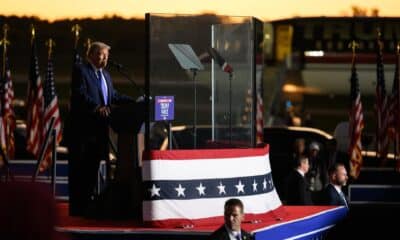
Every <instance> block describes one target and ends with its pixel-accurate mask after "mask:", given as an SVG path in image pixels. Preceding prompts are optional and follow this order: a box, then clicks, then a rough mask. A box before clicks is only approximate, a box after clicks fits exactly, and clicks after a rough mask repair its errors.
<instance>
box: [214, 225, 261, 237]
mask: <svg viewBox="0 0 400 240" xmlns="http://www.w3.org/2000/svg"><path fill="white" fill-rule="evenodd" d="M241 231H242V240H252V239H254V238H253V236H252V235H251V234H250V233H248V232H246V231H244V230H243V229H241ZM208 239H209V240H230V238H229V233H228V231H227V230H226V228H225V225H222V226H221V227H220V228H218V229H217V230H216V231H215V232H213V233H212V234H211V235H210V236H209V237H208Z"/></svg>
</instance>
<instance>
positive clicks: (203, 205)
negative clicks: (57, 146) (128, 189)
mask: <svg viewBox="0 0 400 240" xmlns="http://www.w3.org/2000/svg"><path fill="white" fill-rule="evenodd" d="M222 169H223V170H222ZM142 173H143V174H142V176H143V190H144V201H143V202H142V204H143V220H144V221H145V222H146V223H148V224H149V225H152V226H157V227H184V226H191V225H196V226H200V225H210V224H211V225H212V224H214V225H215V224H218V223H223V206H224V202H225V201H226V200H227V199H229V198H233V197H235V198H240V199H241V200H242V201H243V203H244V205H245V206H246V207H245V209H246V220H248V221H252V220H261V219H262V220H265V221H268V219H269V218H274V217H275V219H276V218H279V215H281V214H282V211H281V210H282V208H281V206H282V203H281V200H280V199H279V196H278V194H277V192H276V190H275V186H274V183H273V180H272V173H271V166H270V162H269V147H268V146H265V147H264V148H250V149H207V150H171V151H150V152H146V153H145V155H144V161H143V167H142ZM270 220H271V219H270Z"/></svg>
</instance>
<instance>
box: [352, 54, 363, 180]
mask: <svg viewBox="0 0 400 240" xmlns="http://www.w3.org/2000/svg"><path fill="white" fill-rule="evenodd" d="M350 85H351V87H350V98H351V109H350V114H349V136H350V145H349V155H350V175H351V176H352V177H353V178H358V175H359V174H360V169H361V166H362V160H363V159H362V155H361V150H362V145H361V135H362V130H363V128H364V116H363V109H362V104H361V94H360V88H359V83H358V77H357V69H356V63H355V59H354V60H353V63H352V66H351V78H350Z"/></svg>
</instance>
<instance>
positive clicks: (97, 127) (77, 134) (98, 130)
mask: <svg viewBox="0 0 400 240" xmlns="http://www.w3.org/2000/svg"><path fill="white" fill-rule="evenodd" d="M102 72H103V76H104V78H105V81H106V83H107V88H108V99H107V102H104V99H103V95H102V92H101V85H100V84H99V83H98V79H97V76H96V73H95V70H94V69H93V67H92V65H91V64H89V63H82V64H78V65H75V66H74V70H73V74H72V83H71V102H70V120H71V121H70V127H71V129H70V131H71V132H72V138H71V139H72V141H75V140H76V139H77V138H80V139H81V138H84V139H85V138H97V140H99V141H108V139H107V138H108V119H104V118H101V117H99V116H98V115H96V114H95V109H96V108H97V107H100V106H104V105H111V104H123V103H129V102H134V100H133V99H132V98H130V97H128V96H124V95H120V94H119V93H118V92H117V91H115V90H114V88H113V84H112V82H111V77H110V74H109V73H108V72H107V71H106V70H105V69H103V70H102Z"/></svg>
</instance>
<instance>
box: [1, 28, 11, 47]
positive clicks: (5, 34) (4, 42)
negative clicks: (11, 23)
mask: <svg viewBox="0 0 400 240" xmlns="http://www.w3.org/2000/svg"><path fill="white" fill-rule="evenodd" d="M8 30H10V28H9V27H8V24H7V23H5V24H4V25H3V38H2V39H1V40H0V45H3V48H4V51H5V50H6V49H7V45H9V44H10V41H8V39H7V38H8Z"/></svg>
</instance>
